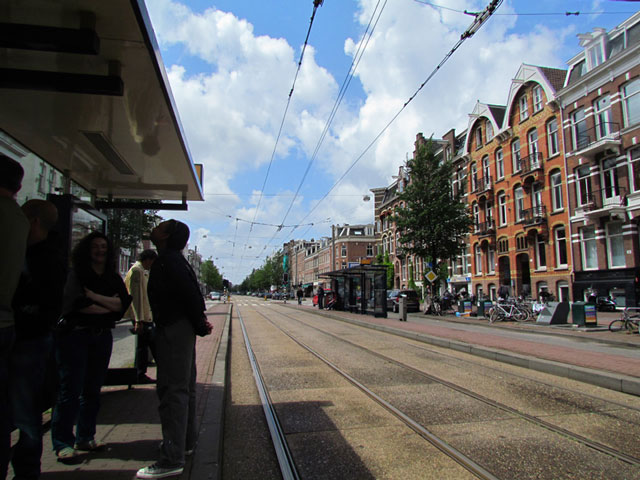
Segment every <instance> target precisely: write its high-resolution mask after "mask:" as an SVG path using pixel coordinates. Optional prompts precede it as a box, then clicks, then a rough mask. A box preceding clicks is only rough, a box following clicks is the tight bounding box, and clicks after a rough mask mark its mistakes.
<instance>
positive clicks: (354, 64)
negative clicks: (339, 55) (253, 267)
mask: <svg viewBox="0 0 640 480" xmlns="http://www.w3.org/2000/svg"><path fill="white" fill-rule="evenodd" d="M381 1H382V0H378V3H377V4H376V7H375V8H374V10H373V13H372V14H371V18H370V19H369V23H368V24H367V28H366V29H365V31H364V33H363V35H362V39H361V41H360V42H358V48H357V49H356V52H355V54H354V56H353V60H352V61H351V65H350V66H349V71H348V72H347V75H346V76H345V78H344V80H343V81H342V85H341V87H340V91H339V92H338V96H337V97H336V100H335V102H334V104H333V108H332V109H331V113H330V114H329V117H328V118H327V122H326V123H325V126H324V129H323V131H322V133H321V134H320V138H319V139H318V142H317V144H316V147H315V149H314V151H313V154H312V155H311V158H310V160H309V163H308V164H307V168H306V170H305V172H304V174H303V176H302V179H301V180H300V183H299V185H298V188H297V189H296V193H295V195H294V197H293V199H292V200H291V203H290V204H289V208H288V209H287V211H286V213H285V215H284V218H283V219H282V224H284V222H285V221H286V219H287V216H288V215H289V213H290V212H291V209H292V208H293V205H294V203H295V201H296V199H297V198H298V195H299V193H300V190H301V189H302V185H303V184H304V182H305V180H306V178H307V175H308V174H309V171H310V170H311V166H312V165H313V163H314V162H315V160H316V158H317V156H318V152H319V151H320V147H321V146H322V143H323V142H324V139H325V138H326V136H327V134H328V132H329V128H330V126H331V123H332V122H333V119H334V118H335V116H336V113H337V112H338V107H339V106H340V104H341V103H342V100H343V98H344V96H345V94H346V93H347V89H348V88H349V85H350V84H351V80H352V79H353V76H354V74H355V71H356V69H357V68H358V65H359V64H360V60H362V56H363V55H364V52H365V50H366V48H367V46H368V45H369V41H370V40H371V37H372V36H373V32H374V31H375V28H376V26H377V25H378V21H379V20H380V16H381V15H382V12H383V11H384V8H385V7H386V5H387V0H384V4H383V5H382V8H380V12H379V13H378V16H377V18H376V13H377V12H378V7H379V6H380V2H381ZM374 19H375V23H374ZM372 23H373V27H372V26H371V25H372ZM313 225H314V224H313V223H312V224H310V225H309V228H308V229H307V231H308V230H309V229H311V227H312V226H313ZM299 226H305V225H297V226H293V229H292V230H291V233H290V234H293V232H294V231H295V230H296V229H297V228H298V227H299ZM280 231H281V229H278V230H276V231H275V232H274V234H273V236H272V237H271V239H270V240H269V241H268V242H267V244H266V245H265V246H264V248H263V250H262V251H263V252H264V251H265V250H266V249H267V248H268V246H269V245H270V244H271V243H272V242H273V240H274V239H275V238H276V236H277V235H278V233H279V232H280ZM256 258H260V257H256Z"/></svg>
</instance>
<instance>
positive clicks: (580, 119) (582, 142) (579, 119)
mask: <svg viewBox="0 0 640 480" xmlns="http://www.w3.org/2000/svg"><path fill="white" fill-rule="evenodd" d="M571 134H572V142H573V149H574V150H581V149H583V148H585V147H586V146H587V145H589V135H588V134H587V120H586V118H585V115H584V109H583V108H580V109H578V110H576V111H575V112H573V113H572V114H571Z"/></svg>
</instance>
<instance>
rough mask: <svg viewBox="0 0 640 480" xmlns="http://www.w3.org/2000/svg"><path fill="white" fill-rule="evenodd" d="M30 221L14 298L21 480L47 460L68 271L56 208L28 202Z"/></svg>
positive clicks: (12, 380)
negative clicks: (53, 360) (51, 368)
mask: <svg viewBox="0 0 640 480" xmlns="http://www.w3.org/2000/svg"><path fill="white" fill-rule="evenodd" d="M22 211H23V212H24V214H25V216H26V217H27V219H28V220H29V223H30V228H29V234H28V236H27V254H26V257H25V264H24V268H23V270H22V274H21V276H20V281H19V283H18V288H17V289H16V293H15V296H14V297H13V304H12V306H13V311H14V317H15V322H16V341H15V343H14V345H13V349H12V350H11V354H10V357H9V398H10V399H11V407H12V414H13V415H12V420H13V425H14V426H15V427H16V428H17V429H19V430H20V437H19V440H18V443H16V445H15V446H14V447H13V455H12V458H11V463H12V465H13V471H14V473H15V476H16V478H38V477H39V476H40V457H41V456H42V433H43V432H42V411H43V406H44V402H43V400H44V398H43V397H44V384H45V372H46V371H47V364H48V361H49V359H50V352H51V347H52V344H53V339H52V335H51V329H52V327H53V324H54V322H55V321H56V320H57V319H58V317H59V316H60V311H61V309H62V293H63V288H64V283H65V268H64V264H63V261H62V255H61V252H60V249H59V245H58V244H57V242H56V240H55V239H54V238H52V236H50V235H49V231H50V230H51V229H52V228H53V227H54V226H55V224H56V222H57V220H58V210H57V209H56V207H55V205H54V204H53V203H51V202H48V201H45V200H36V199H33V200H29V201H27V202H26V203H25V204H24V205H23V206H22Z"/></svg>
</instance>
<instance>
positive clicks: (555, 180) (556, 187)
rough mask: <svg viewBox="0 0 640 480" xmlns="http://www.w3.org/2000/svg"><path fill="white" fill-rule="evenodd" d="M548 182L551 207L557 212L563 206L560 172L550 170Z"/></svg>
mask: <svg viewBox="0 0 640 480" xmlns="http://www.w3.org/2000/svg"><path fill="white" fill-rule="evenodd" d="M549 183H550V184H551V207H552V208H553V211H554V212H557V211H559V210H562V209H563V208H564V201H563V198H562V186H563V185H562V172H560V171H559V170H556V171H554V172H551V176H550V179H549Z"/></svg>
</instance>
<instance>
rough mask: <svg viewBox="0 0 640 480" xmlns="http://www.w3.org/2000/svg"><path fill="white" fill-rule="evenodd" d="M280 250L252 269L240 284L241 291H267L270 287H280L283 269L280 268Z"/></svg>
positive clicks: (281, 255) (281, 254)
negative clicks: (258, 266)
mask: <svg viewBox="0 0 640 480" xmlns="http://www.w3.org/2000/svg"><path fill="white" fill-rule="evenodd" d="M283 255H284V254H283V253H282V250H279V251H278V252H277V253H275V254H273V255H272V256H270V257H269V258H267V259H266V260H265V262H264V264H263V265H262V266H261V267H260V268H258V269H254V270H253V271H252V272H251V273H250V274H249V276H248V277H247V278H245V279H244V280H243V281H242V283H241V284H240V289H241V290H246V291H257V290H269V289H270V288H271V286H272V285H273V286H280V285H281V284H282V276H283V273H284V269H283V266H282V257H283Z"/></svg>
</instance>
